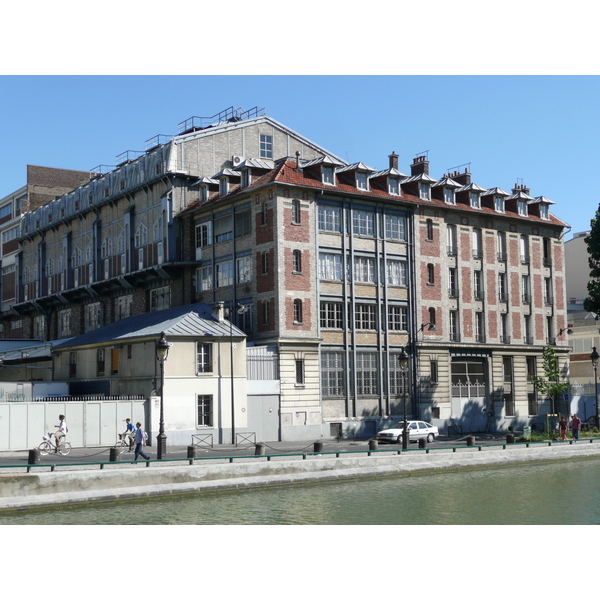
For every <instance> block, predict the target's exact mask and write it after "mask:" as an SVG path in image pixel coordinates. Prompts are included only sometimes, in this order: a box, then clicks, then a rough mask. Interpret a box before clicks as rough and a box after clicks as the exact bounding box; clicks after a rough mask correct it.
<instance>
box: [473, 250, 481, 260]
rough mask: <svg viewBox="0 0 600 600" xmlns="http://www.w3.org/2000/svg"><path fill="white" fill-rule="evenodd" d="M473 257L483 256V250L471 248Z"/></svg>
mask: <svg viewBox="0 0 600 600" xmlns="http://www.w3.org/2000/svg"><path fill="white" fill-rule="evenodd" d="M473 258H483V250H481V249H479V248H474V249H473Z"/></svg>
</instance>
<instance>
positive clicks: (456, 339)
mask: <svg viewBox="0 0 600 600" xmlns="http://www.w3.org/2000/svg"><path fill="white" fill-rule="evenodd" d="M450 341H451V342H460V333H457V332H452V331H451V332H450Z"/></svg>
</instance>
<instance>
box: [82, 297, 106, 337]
mask: <svg viewBox="0 0 600 600" xmlns="http://www.w3.org/2000/svg"><path fill="white" fill-rule="evenodd" d="M84 318H85V331H86V332H87V331H93V330H94V329H98V328H99V327H102V303H100V302H94V303H93V304H88V305H86V307H85V317H84Z"/></svg>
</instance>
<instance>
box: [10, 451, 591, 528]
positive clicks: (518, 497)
mask: <svg viewBox="0 0 600 600" xmlns="http://www.w3.org/2000/svg"><path fill="white" fill-rule="evenodd" d="M599 507H600V459H597V458H594V459H585V460H571V461H568V462H555V463H550V464H535V465H524V466H519V467H514V466H511V467H502V468H491V469H485V470H477V471H464V470H463V471H444V472H441V473H436V474H428V475H418V476H417V475H411V476H409V477H386V478H377V479H361V480H353V481H347V482H341V483H340V482H335V483H326V484H314V485H301V486H300V485H299V486H289V487H278V488H267V487H265V488H264V489H256V490H232V491H227V492H219V493H204V494H197V495H193V496H192V495H190V496H183V497H176V498H169V499H160V500H159V499H153V500H143V501H127V502H115V503H110V504H96V505H88V506H67V507H61V508H56V509H48V510H43V511H29V512H19V513H12V514H3V515H1V516H0V524H15V525H17V524H50V523H52V524H103V525H112V524H123V523H128V524H148V525H152V524H163V525H181V524H188V525H193V524H197V525H277V524H279V525H280V524H290V525H293V524H298V525H304V524H313V525H319V524H323V525H325V524H327V525H406V524H437V525H446V524H455V525H468V524H478V525H493V524H513V525H519V524H520V525H526V524H540V525H542V524H551V525H552V524H569V525H574V524H595V523H600V508H599Z"/></svg>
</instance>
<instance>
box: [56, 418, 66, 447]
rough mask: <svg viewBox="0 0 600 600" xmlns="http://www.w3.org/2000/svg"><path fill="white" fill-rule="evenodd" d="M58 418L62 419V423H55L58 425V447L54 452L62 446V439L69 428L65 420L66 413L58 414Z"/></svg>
mask: <svg viewBox="0 0 600 600" xmlns="http://www.w3.org/2000/svg"><path fill="white" fill-rule="evenodd" d="M58 420H59V421H60V425H55V426H54V427H57V428H58V429H57V430H56V433H55V434H54V439H55V440H56V448H55V449H54V452H58V447H59V446H60V440H61V439H62V438H64V437H65V436H66V435H67V432H68V431H69V429H68V428H67V422H66V421H65V415H58Z"/></svg>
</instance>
